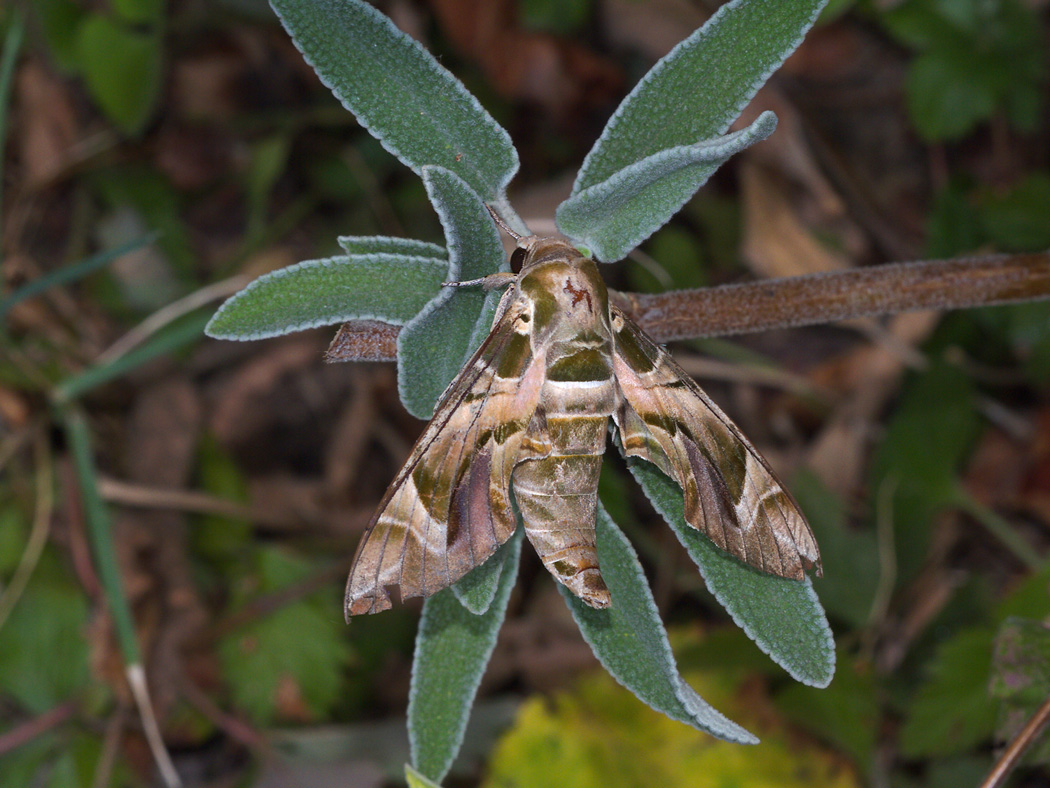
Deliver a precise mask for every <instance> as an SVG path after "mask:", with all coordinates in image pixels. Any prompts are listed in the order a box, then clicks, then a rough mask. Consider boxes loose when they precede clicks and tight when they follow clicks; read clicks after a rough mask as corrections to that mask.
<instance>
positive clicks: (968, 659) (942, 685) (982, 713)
mask: <svg viewBox="0 0 1050 788" xmlns="http://www.w3.org/2000/svg"><path fill="white" fill-rule="evenodd" d="M992 635H993V633H992V631H991V630H990V629H989V628H987V627H973V628H971V629H967V630H965V631H963V632H960V633H958V634H956V635H955V636H954V637H952V638H951V639H950V640H947V641H945V642H944V643H943V644H942V645H941V646H940V647H939V648H938V649H937V653H936V654H935V655H934V658H933V660H932V662H931V663H930V668H929V680H928V681H927V682H926V683H925V684H923V686H922V687H921V688H920V690H919V692H918V694H917V696H916V698H915V701H914V702H913V703H912V705H911V709H910V712H909V715H908V719H907V720H906V721H905V723H904V727H903V729H902V730H901V751H902V752H903V754H904V755H905V756H908V757H921V756H931V755H933V756H937V755H954V754H957V753H962V752H966V751H967V750H969V749H970V748H971V747H973V746H974V745H975V744H978V743H980V742H982V741H984V740H986V739H987V738H988V737H989V735H990V734H991V731H992V728H993V727H994V725H995V703H994V702H993V701H992V699H991V698H990V697H989V696H988V675H989V670H990V668H991V665H992V655H991V646H992Z"/></svg>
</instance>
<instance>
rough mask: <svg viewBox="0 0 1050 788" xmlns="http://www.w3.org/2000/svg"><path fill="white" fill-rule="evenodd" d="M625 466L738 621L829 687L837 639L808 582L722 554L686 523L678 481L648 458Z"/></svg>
mask: <svg viewBox="0 0 1050 788" xmlns="http://www.w3.org/2000/svg"><path fill="white" fill-rule="evenodd" d="M628 467H629V468H630V469H631V473H632V474H633V475H634V478H635V480H637V482H638V484H639V485H640V486H641V488H642V489H643V490H644V491H645V494H646V496H647V497H648V498H649V500H650V501H651V502H652V504H653V507H654V508H655V509H656V510H657V511H658V512H659V513H660V514H661V515H662V516H663V518H664V519H665V520H666V521H667V523H668V524H669V525H670V526H671V528H672V529H673V530H674V532H675V536H677V537H678V540H679V541H680V542H681V543H682V545H683V546H684V547H685V549H686V551H687V552H688V553H689V557H690V558H692V559H693V561H695V562H696V564H697V566H698V567H699V568H700V573H701V574H702V575H703V576H704V582H705V583H706V584H707V588H708V590H709V591H711V593H712V594H714V595H715V598H716V599H718V602H719V604H721V605H722V606H723V607H724V608H725V609H726V612H728V613H729V615H730V616H732V618H733V621H734V622H735V623H736V624H737V626H739V627H740V628H741V629H743V630H744V631H745V632H746V633H747V636H748V637H750V638H751V639H752V640H754V641H755V644H756V645H757V646H758V647H759V648H760V649H762V650H763V651H764V652H766V653H767V654H769V656H770V658H772V659H773V660H774V661H775V662H776V663H777V664H778V665H780V666H781V667H783V668H784V670H786V671H787V672H788V673H790V674H791V675H792V677H793V678H795V679H796V680H798V681H801V682H803V683H805V684H810V685H812V686H816V687H825V686H827V685H828V682H830V681H831V677H832V675H833V674H834V672H835V650H834V649H835V643H834V639H833V638H832V635H831V629H830V628H829V626H828V621H827V618H825V616H824V611H823V609H822V608H821V606H820V600H818V599H817V595H816V594H815V593H814V592H813V586H812V584H811V582H810V581H809V580H808V579H806V580H805V581H803V582H801V583H799V582H796V581H794V580H787V579H785V578H781V577H775V576H774V575H768V574H764V573H762V572H758V571H756V570H754V569H752V568H750V567H749V566H747V565H746V564H744V563H742V562H741V561H738V560H737V559H735V558H733V557H732V556H730V555H729V554H727V553H723V552H722V551H721V550H719V549H718V548H716V547H715V546H714V545H713V544H712V543H711V541H710V540H709V539H707V537H705V536H703V535H702V534H701V533H700V532H699V531H698V530H697V529H695V528H693V527H692V526H690V525H689V524H688V523H686V521H685V504H684V502H683V500H682V491H681V489H680V488H679V487H678V485H677V484H675V483H674V482H673V481H671V479H669V478H668V477H667V476H665V475H664V474H663V473H661V472H660V471H659V470H657V469H656V467H655V466H653V465H650V464H649V463H646V462H642V461H639V460H633V459H632V460H630V461H628ZM602 566H603V567H604V566H605V564H604V562H603V563H602Z"/></svg>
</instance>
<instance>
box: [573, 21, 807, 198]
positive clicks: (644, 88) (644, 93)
mask: <svg viewBox="0 0 1050 788" xmlns="http://www.w3.org/2000/svg"><path fill="white" fill-rule="evenodd" d="M824 4H825V0H799V1H798V2H787V3H770V2H757V1H756V0H733V1H732V2H730V3H726V4H725V5H723V6H722V7H721V8H719V9H718V11H717V13H715V14H714V16H712V17H711V18H710V19H709V20H708V21H707V23H706V24H705V25H704V26H703V27H701V28H700V29H699V30H697V31H696V32H695V33H693V34H692V35H691V36H689V38H687V39H685V40H684V41H682V42H681V43H680V44H678V46H676V47H675V48H674V49H672V50H671V51H670V52H669V53H668V54H667V55H666V56H665V57H664V58H663V59H662V60H660V62H659V63H657V64H656V65H655V66H653V68H652V70H651V71H650V72H649V73H648V74H646V75H645V76H644V77H643V78H642V80H641V82H639V83H638V84H637V85H636V86H635V88H634V90H632V91H631V92H630V94H628V96H627V98H625V99H624V100H623V102H622V103H621V104H620V106H619V108H618V109H617V110H616V112H615V113H614V114H613V116H612V118H611V119H610V120H609V123H608V124H607V125H606V127H605V130H604V131H603V132H602V134H601V137H599V139H598V141H597V142H596V143H595V144H594V147H593V148H592V149H591V152H590V153H588V154H587V158H586V159H585V160H584V162H583V166H582V167H581V168H580V173H579V175H578V176H577V178H576V184H575V185H574V186H573V194H574V195H575V194H577V193H579V192H581V191H583V190H584V189H588V188H590V187H592V186H596V185H597V184H599V183H601V182H602V181H605V180H607V179H609V178H611V177H612V176H613V175H615V174H616V173H617V172H619V171H620V170H622V169H623V168H624V167H627V166H629V165H631V164H634V163H635V162H638V161H641V160H642V159H646V158H648V157H649V156H652V155H653V154H655V153H659V152H660V151H663V150H667V149H669V148H677V147H679V146H682V145H694V144H696V143H697V142H698V141H700V140H705V139H709V138H711V137H715V136H717V135H719V134H723V133H724V132H725V131H726V129H728V128H729V125H730V124H731V123H732V122H733V121H734V120H735V119H736V118H737V116H739V115H740V111H741V110H742V109H743V108H744V106H745V105H746V104H747V103H748V102H749V101H750V100H751V98H752V96H754V95H755V93H756V92H757V91H758V89H759V88H760V87H761V86H762V84H763V83H764V82H765V81H766V79H768V78H769V75H770V74H772V73H773V72H774V71H775V70H776V69H777V68H778V67H779V66H780V64H781V63H782V62H783V61H784V59H785V58H786V57H787V56H788V55H789V54H791V52H793V51H794V49H795V47H797V46H798V45H799V43H801V41H802V37H803V36H804V35H805V33H806V31H807V30H809V28H810V27H811V26H812V25H813V22H814V21H815V20H816V18H817V15H818V14H819V13H820V10H821V8H823V7H824Z"/></svg>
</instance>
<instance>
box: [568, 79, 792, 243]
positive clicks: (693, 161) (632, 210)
mask: <svg viewBox="0 0 1050 788" xmlns="http://www.w3.org/2000/svg"><path fill="white" fill-rule="evenodd" d="M625 101H626V100H625ZM776 123H777V119H776V116H775V115H774V114H773V113H772V112H763V113H762V114H761V115H759V116H758V119H757V120H755V122H754V123H752V124H751V125H750V126H748V127H747V128H746V129H743V130H741V131H738V132H735V133H734V134H729V135H726V136H725V137H718V138H715V139H711V140H704V141H702V142H697V143H694V144H690V145H678V146H675V147H669V148H665V149H664V150H660V151H657V152H656V153H653V154H652V155H650V156H647V157H646V158H644V159H641V160H639V161H636V162H633V163H631V164H628V165H626V166H624V167H622V168H621V169H619V170H617V171H616V172H615V173H613V174H612V175H610V176H609V177H608V178H606V179H605V180H603V181H601V182H599V183H596V184H594V185H593V186H588V187H586V188H583V189H578V188H577V189H574V191H573V195H572V196H571V197H570V198H569V199H567V200H566V201H565V202H563V203H562V204H561V205H559V206H558V210H557V214H556V216H557V222H558V229H559V230H561V231H562V232H563V233H565V234H566V235H568V236H569V237H570V238H573V239H575V240H577V241H579V242H580V243H581V244H582V245H583V246H585V247H586V248H588V249H590V250H591V251H592V252H593V253H594V256H595V257H597V258H598V259H599V260H601V261H603V262H607V263H611V262H615V261H617V260H620V259H621V258H623V257H625V256H626V255H627V254H628V253H629V252H630V251H631V250H632V249H634V247H636V246H637V245H638V244H640V243H641V242H642V241H644V240H645V239H646V238H648V237H649V236H650V235H652V234H653V233H654V232H656V231H657V230H659V229H660V228H661V227H663V225H664V224H665V223H666V222H667V220H668V219H670V218H671V217H672V216H673V215H674V214H676V213H677V212H678V211H679V209H680V208H681V207H682V206H683V205H684V204H685V202H686V200H688V199H689V198H690V197H692V196H693V194H695V193H696V190H697V189H699V188H700V187H701V186H703V185H704V184H705V183H706V182H707V179H708V178H710V177H711V175H713V174H714V172H715V170H717V169H718V168H719V167H721V166H722V165H723V164H724V163H725V162H726V161H727V160H728V159H729V158H730V157H731V156H733V155H734V154H737V153H739V152H740V151H742V150H743V149H744V148H747V147H749V146H751V145H753V144H754V143H756V142H758V141H760V140H764V139H765V138H766V137H768V136H769V135H770V134H772V133H773V130H774V129H775V128H776ZM602 139H606V138H605V137H603V138H602ZM609 139H615V137H612V136H611V137H609ZM601 142H602V140H599V142H598V144H601ZM595 149H596V150H597V149H598V145H596V146H595ZM584 166H585V167H586V163H585V165H584ZM581 172H582V171H581ZM578 184H579V181H577V185H578Z"/></svg>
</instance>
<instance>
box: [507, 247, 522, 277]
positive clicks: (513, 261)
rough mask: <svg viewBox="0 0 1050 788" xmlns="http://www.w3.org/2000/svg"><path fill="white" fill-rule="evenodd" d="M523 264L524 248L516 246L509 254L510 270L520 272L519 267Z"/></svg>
mask: <svg viewBox="0 0 1050 788" xmlns="http://www.w3.org/2000/svg"><path fill="white" fill-rule="evenodd" d="M524 264H525V250H524V249H523V248H522V247H520V246H519V247H518V248H517V249H515V250H514V251H513V252H511V254H510V270H511V272H512V273H515V274H520V273H521V267H522V266H523V265H524Z"/></svg>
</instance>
